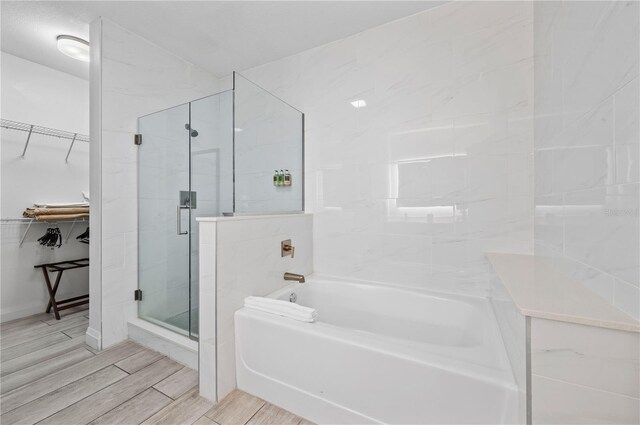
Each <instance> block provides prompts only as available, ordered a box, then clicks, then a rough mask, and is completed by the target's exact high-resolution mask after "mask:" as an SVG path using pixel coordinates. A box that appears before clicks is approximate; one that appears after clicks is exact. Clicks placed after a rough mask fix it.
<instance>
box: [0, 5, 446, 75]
mask: <svg viewBox="0 0 640 425" xmlns="http://www.w3.org/2000/svg"><path fill="white" fill-rule="evenodd" d="M441 3H443V1H296V2H294V1H2V3H0V4H1V6H0V8H1V14H2V18H1V36H2V39H1V40H2V44H1V48H2V50H3V51H5V52H7V53H11V54H13V55H15V56H19V57H21V58H24V59H27V60H30V61H33V62H37V63H40V64H42V65H46V66H49V67H51V68H55V69H58V70H60V71H64V72H67V73H70V74H73V75H76V76H79V77H82V78H85V79H88V74H89V67H88V64H86V63H82V62H79V61H76V60H74V59H71V58H68V57H66V56H64V55H62V54H61V53H59V52H58V51H57V49H56V37H57V36H58V35H60V34H69V35H74V36H77V37H81V38H84V39H87V40H88V38H89V23H90V22H91V21H92V20H94V19H95V18H97V17H99V16H102V17H105V18H108V19H111V20H112V21H115V22H116V23H118V24H120V25H121V26H123V27H125V28H127V29H129V30H131V31H133V32H135V33H137V34H139V35H141V36H143V37H145V38H146V39H148V40H150V41H151V42H153V43H155V44H157V45H159V46H161V47H164V48H165V49H167V50H169V51H171V52H173V53H175V54H177V55H179V56H181V57H182V58H184V59H186V60H188V61H189V62H192V63H194V64H196V65H198V66H200V67H202V68H204V69H206V70H208V71H210V72H212V73H213V74H215V75H216V76H218V77H222V76H226V75H228V74H230V73H231V71H234V70H244V69H247V68H251V67H253V66H256V65H260V64H263V63H267V62H271V61H274V60H277V59H280V58H283V57H286V56H289V55H292V54H295V53H298V52H301V51H304V50H307V49H310V48H312V47H316V46H320V45H322V44H325V43H329V42H331V41H334V40H339V39H341V38H344V37H347V36H349V35H352V34H356V33H358V32H360V31H363V30H365V29H367V28H372V27H375V26H378V25H381V24H383V23H385V22H389V21H392V20H395V19H398V18H401V17H404V16H408V15H411V14H414V13H417V12H420V11H422V10H425V9H428V8H431V7H434V6H437V5H439V4H441Z"/></svg>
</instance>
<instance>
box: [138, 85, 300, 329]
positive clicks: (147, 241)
mask: <svg viewBox="0 0 640 425" xmlns="http://www.w3.org/2000/svg"><path fill="white" fill-rule="evenodd" d="M138 130H139V133H140V134H141V135H142V143H141V145H140V147H139V152H138V282H139V283H138V285H139V291H138V294H139V296H140V302H139V306H138V316H139V317H140V318H142V319H145V320H148V321H150V322H153V323H155V324H157V325H160V326H163V327H165V328H168V329H171V330H173V331H175V332H178V333H181V334H183V335H186V336H189V337H191V338H197V337H198V231H197V222H196V220H195V219H196V217H212V216H222V215H238V214H265V213H271V214H274V213H291V212H301V211H303V209H304V185H303V181H304V146H303V145H304V114H303V113H302V112H300V111H298V110H297V109H295V108H293V107H292V106H290V105H288V104H287V103H285V102H283V101H282V100H280V99H278V98H277V97H275V96H273V95H272V94H270V93H269V92H267V91H265V90H264V89H262V88H260V87H259V86H257V85H255V84H254V83H252V82H251V81H249V80H247V79H246V78H244V77H242V76H241V75H239V74H238V73H234V75H233V88H232V89H231V90H228V91H224V92H221V93H217V94H214V95H211V96H207V97H205V98H202V99H198V100H194V101H192V102H189V103H186V104H183V105H178V106H175V107H172V108H169V109H166V110H163V111H160V112H156V113H153V114H150V115H146V116H143V117H140V118H139V119H138ZM281 171H282V173H281ZM286 173H288V174H289V175H290V180H289V181H290V183H291V184H290V185H288V186H285V185H284V184H283V183H282V184H281V181H280V178H279V176H280V175H282V174H286Z"/></svg>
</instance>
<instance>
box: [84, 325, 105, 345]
mask: <svg viewBox="0 0 640 425" xmlns="http://www.w3.org/2000/svg"><path fill="white" fill-rule="evenodd" d="M85 342H86V343H87V345H88V346H89V347H91V348H93V349H94V350H102V334H101V333H100V332H99V331H97V330H95V329H93V328H91V327H90V328H87V333H86V334H85Z"/></svg>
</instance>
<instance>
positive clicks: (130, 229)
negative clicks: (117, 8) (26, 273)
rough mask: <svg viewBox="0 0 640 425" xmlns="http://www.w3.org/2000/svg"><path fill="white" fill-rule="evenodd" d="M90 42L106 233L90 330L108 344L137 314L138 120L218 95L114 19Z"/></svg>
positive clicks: (96, 185)
mask: <svg viewBox="0 0 640 425" xmlns="http://www.w3.org/2000/svg"><path fill="white" fill-rule="evenodd" d="M91 44H92V50H94V53H95V56H92V66H91V85H92V87H91V90H92V99H91V108H92V112H93V111H96V116H95V117H92V120H91V137H92V151H91V157H92V164H93V162H94V161H95V162H97V163H100V166H101V169H98V170H94V169H93V168H92V174H91V191H92V197H93V198H97V202H99V204H100V214H99V215H97V216H96V217H95V219H94V225H95V226H100V230H99V232H100V233H101V234H100V239H99V242H96V243H97V244H99V245H98V246H94V245H92V247H91V249H92V254H93V253H95V254H96V256H97V257H99V260H97V261H100V262H101V264H100V267H99V268H98V269H97V270H98V271H97V272H96V274H95V275H92V277H91V294H92V306H94V305H95V304H94V303H97V305H96V307H97V308H96V309H94V310H93V311H91V319H90V329H89V333H90V334H91V333H93V334H94V335H95V339H97V340H99V339H100V338H101V341H102V347H108V346H110V345H113V344H115V343H117V342H120V341H122V340H124V339H126V338H127V321H128V320H129V319H131V318H134V317H136V316H137V312H136V302H135V301H133V291H134V290H135V289H136V288H137V287H138V267H137V262H138V254H137V237H138V236H137V233H138V217H137V196H138V192H137V148H136V147H135V145H134V144H133V136H134V134H135V133H136V132H137V119H138V117H140V116H142V115H146V114H149V113H152V112H156V111H159V110H161V109H165V108H168V107H170V106H175V105H178V104H180V103H184V102H187V101H189V100H192V99H196V98H200V97H203V96H205V95H208V94H212V93H215V92H216V91H217V88H218V80H217V79H216V78H215V77H214V76H213V75H211V74H209V73H207V72H205V71H202V70H201V69H199V68H197V67H195V66H194V65H192V64H190V63H188V62H186V61H184V60H182V59H181V58H179V57H176V56H174V55H173V54H171V53H169V52H167V51H165V50H163V49H161V48H159V47H158V46H156V45H154V44H152V43H150V42H148V41H147V40H145V39H144V38H142V37H140V36H138V35H136V34H134V33H132V32H130V31H128V30H125V29H124V28H122V27H120V26H118V25H117V24H115V23H113V22H110V21H108V20H103V19H98V20H96V21H94V22H92V24H91ZM96 56H97V57H96Z"/></svg>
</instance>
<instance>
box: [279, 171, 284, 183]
mask: <svg viewBox="0 0 640 425" xmlns="http://www.w3.org/2000/svg"><path fill="white" fill-rule="evenodd" d="M278 186H284V170H280V172H279V173H278Z"/></svg>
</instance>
